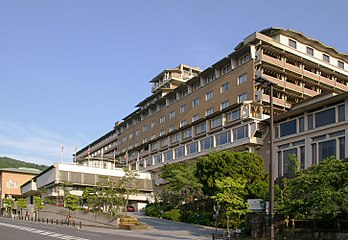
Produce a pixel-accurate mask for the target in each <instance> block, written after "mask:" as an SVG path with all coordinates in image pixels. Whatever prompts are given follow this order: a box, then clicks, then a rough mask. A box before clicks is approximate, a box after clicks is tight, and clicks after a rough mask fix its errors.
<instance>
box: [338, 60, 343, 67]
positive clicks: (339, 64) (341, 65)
mask: <svg viewBox="0 0 348 240" xmlns="http://www.w3.org/2000/svg"><path fill="white" fill-rule="evenodd" d="M337 65H338V67H339V68H342V69H344V62H342V61H339V60H338V61H337Z"/></svg>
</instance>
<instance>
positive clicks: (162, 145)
mask: <svg viewBox="0 0 348 240" xmlns="http://www.w3.org/2000/svg"><path fill="white" fill-rule="evenodd" d="M168 144H169V140H168V138H165V139H162V141H161V147H166V146H168Z"/></svg>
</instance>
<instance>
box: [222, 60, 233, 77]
mask: <svg viewBox="0 0 348 240" xmlns="http://www.w3.org/2000/svg"><path fill="white" fill-rule="evenodd" d="M231 70H232V66H231V64H230V63H229V64H227V65H225V66H223V67H222V74H223V75H224V74H226V73H228V72H229V71H231Z"/></svg>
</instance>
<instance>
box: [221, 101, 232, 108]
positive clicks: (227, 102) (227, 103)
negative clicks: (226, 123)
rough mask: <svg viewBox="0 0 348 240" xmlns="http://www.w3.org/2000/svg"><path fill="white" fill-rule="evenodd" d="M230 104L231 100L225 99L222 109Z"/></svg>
mask: <svg viewBox="0 0 348 240" xmlns="http://www.w3.org/2000/svg"><path fill="white" fill-rule="evenodd" d="M229 106H230V101H228V100H227V101H224V102H222V103H221V110H223V109H225V108H228V107H229Z"/></svg>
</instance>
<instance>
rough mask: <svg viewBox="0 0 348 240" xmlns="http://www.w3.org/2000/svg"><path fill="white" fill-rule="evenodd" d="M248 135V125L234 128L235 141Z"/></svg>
mask: <svg viewBox="0 0 348 240" xmlns="http://www.w3.org/2000/svg"><path fill="white" fill-rule="evenodd" d="M246 137H248V125H244V126H242V127H239V128H236V129H233V141H236V140H239V139H243V138H246Z"/></svg>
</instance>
